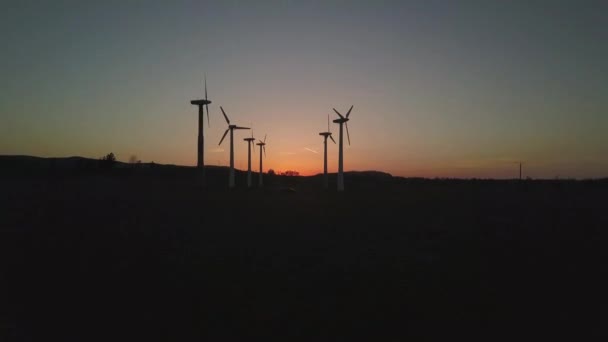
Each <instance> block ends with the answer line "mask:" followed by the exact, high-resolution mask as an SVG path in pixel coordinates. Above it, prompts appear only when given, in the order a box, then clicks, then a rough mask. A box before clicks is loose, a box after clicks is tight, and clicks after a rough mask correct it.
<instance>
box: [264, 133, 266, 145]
mask: <svg viewBox="0 0 608 342" xmlns="http://www.w3.org/2000/svg"><path fill="white" fill-rule="evenodd" d="M265 143H266V134H264V144H265Z"/></svg>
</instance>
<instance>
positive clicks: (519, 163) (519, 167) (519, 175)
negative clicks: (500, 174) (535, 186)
mask: <svg viewBox="0 0 608 342" xmlns="http://www.w3.org/2000/svg"><path fill="white" fill-rule="evenodd" d="M521 164H523V163H522V162H519V180H521Z"/></svg>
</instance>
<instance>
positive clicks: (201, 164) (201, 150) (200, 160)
mask: <svg viewBox="0 0 608 342" xmlns="http://www.w3.org/2000/svg"><path fill="white" fill-rule="evenodd" d="M204 77H205V99H204V100H192V101H190V103H191V104H193V105H196V106H198V145H197V160H196V167H197V168H198V169H200V173H199V175H200V183H201V184H202V185H204V184H205V138H204V136H203V121H205V119H204V118H203V115H204V112H205V110H204V108H203V106H204V107H206V108H207V125H208V126H209V127H211V123H210V121H209V104H210V103H211V101H209V100H208V99H207V76H206V75H205V76H204Z"/></svg>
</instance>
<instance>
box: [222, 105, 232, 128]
mask: <svg viewBox="0 0 608 342" xmlns="http://www.w3.org/2000/svg"><path fill="white" fill-rule="evenodd" d="M220 109H221V110H222V114H224V118H226V122H227V123H228V124H229V125H230V120H229V119H228V115H226V112H224V108H222V106H220Z"/></svg>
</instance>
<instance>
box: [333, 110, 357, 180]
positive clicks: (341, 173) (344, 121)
mask: <svg viewBox="0 0 608 342" xmlns="http://www.w3.org/2000/svg"><path fill="white" fill-rule="evenodd" d="M353 107H354V105H352V106H350V109H349V110H348V112H347V113H346V116H343V115H342V114H340V112H338V111H337V110H336V108H334V109H333V110H334V112H336V114H338V116H339V117H340V118H338V119H335V120H334V121H333V122H335V123H337V124H339V125H340V138H339V139H340V144H339V145H338V146H339V147H338V149H339V152H338V191H344V163H343V160H344V158H343V155H344V152H343V145H344V143H343V140H344V139H343V134H342V132H343V129H342V126H344V125H346V136H347V138H348V144H349V145H350V134H348V124H347V122H348V116H349V115H350V111H351V110H353Z"/></svg>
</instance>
